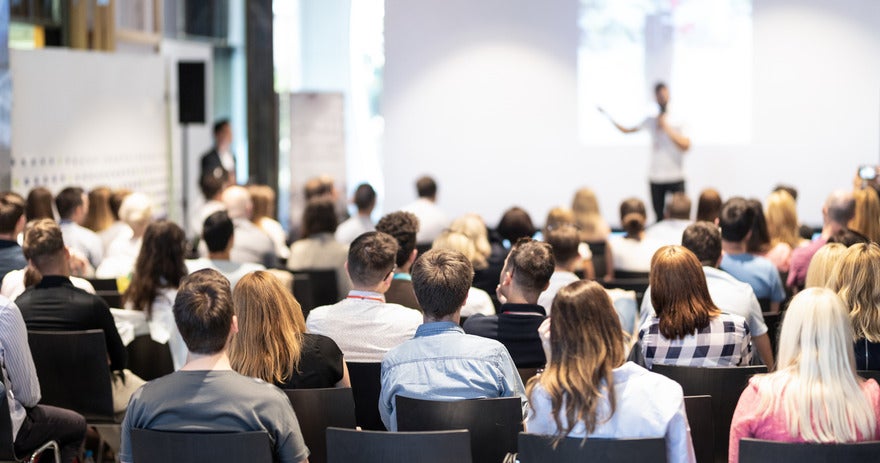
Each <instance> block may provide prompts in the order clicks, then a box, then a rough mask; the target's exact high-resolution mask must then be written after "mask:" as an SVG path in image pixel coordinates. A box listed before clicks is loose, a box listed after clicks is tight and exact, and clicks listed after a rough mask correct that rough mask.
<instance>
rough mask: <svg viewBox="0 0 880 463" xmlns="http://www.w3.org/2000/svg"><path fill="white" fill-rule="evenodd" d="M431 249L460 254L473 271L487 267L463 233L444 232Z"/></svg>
mask: <svg viewBox="0 0 880 463" xmlns="http://www.w3.org/2000/svg"><path fill="white" fill-rule="evenodd" d="M431 249H446V250H450V251H456V252H460V253H462V254H464V256H465V257H467V260H468V261H470V263H471V265H472V266H473V268H474V270H482V269H484V268H486V267H488V266H489V263H488V262H486V257H485V256H483V255H482V254H480V253H479V252H478V251H477V247H476V246H475V245H474V242H473V241H472V240H471V239H470V238H468V236H467V235H465V234H464V233H459V232H457V231H452V230H444V231H443V233H440V236H438V237H437V238H436V239H435V240H434V242H433V243H432V244H431ZM398 266H399V265H398Z"/></svg>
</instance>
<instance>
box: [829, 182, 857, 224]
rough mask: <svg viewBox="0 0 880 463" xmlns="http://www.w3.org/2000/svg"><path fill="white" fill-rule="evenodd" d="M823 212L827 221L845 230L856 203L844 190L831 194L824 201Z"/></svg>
mask: <svg viewBox="0 0 880 463" xmlns="http://www.w3.org/2000/svg"><path fill="white" fill-rule="evenodd" d="M824 212H825V216H826V218H827V220H829V221H831V222H834V223H836V224H838V225H840V226H841V227H844V228H846V225H847V224H848V223H849V221H850V220H852V218H853V216H854V215H855V213H856V202H855V200H854V199H853V195H852V193H851V192H849V191H844V190H837V191H835V192H833V193H831V194H830V195H829V196H828V199H826V200H825V207H824Z"/></svg>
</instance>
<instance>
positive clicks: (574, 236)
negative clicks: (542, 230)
mask: <svg viewBox="0 0 880 463" xmlns="http://www.w3.org/2000/svg"><path fill="white" fill-rule="evenodd" d="M544 239H545V241H547V244H549V245H550V247H551V248H552V252H553V259H554V260H555V261H556V264H557V265H563V264H567V263H569V262H571V261H573V260H575V259H577V258H579V257H580V254H578V246H580V244H581V240H580V234H579V233H578V230H577V228H575V227H574V226H572V225H568V226H563V227H558V228H554V229H552V230H549V231H548V232H547V236H545V237H544Z"/></svg>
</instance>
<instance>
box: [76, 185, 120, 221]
mask: <svg viewBox="0 0 880 463" xmlns="http://www.w3.org/2000/svg"><path fill="white" fill-rule="evenodd" d="M111 193H112V192H111V191H110V188H107V187H105V186H99V187H95V188H93V189H92V191H90V192H89V211H88V212H87V213H86V219H85V223H84V224H83V225H85V227H86V228H88V229H90V230H92V231H93V232H99V231H103V230H106V229H107V228H109V227H110V225H113V221H114V220H115V218H114V217H113V212H112V211H111V210H110V195H111Z"/></svg>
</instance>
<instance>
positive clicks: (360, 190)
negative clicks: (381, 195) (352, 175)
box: [354, 183, 376, 211]
mask: <svg viewBox="0 0 880 463" xmlns="http://www.w3.org/2000/svg"><path fill="white" fill-rule="evenodd" d="M354 205H355V206H357V208H358V211H366V210H367V209H369V208H371V207H373V206H375V205H376V190H374V189H373V187H372V186H370V184H369V183H361V184H360V185H358V187H357V189H355V190H354Z"/></svg>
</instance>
